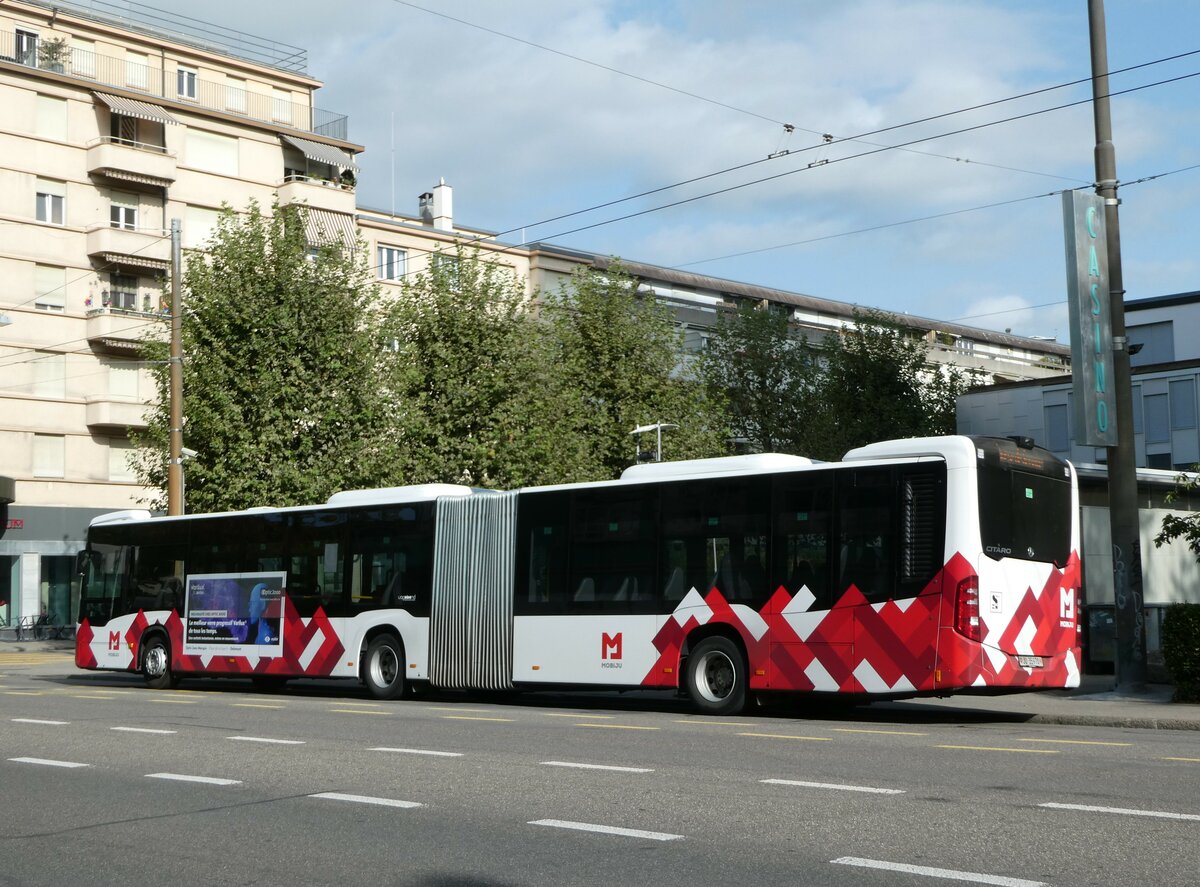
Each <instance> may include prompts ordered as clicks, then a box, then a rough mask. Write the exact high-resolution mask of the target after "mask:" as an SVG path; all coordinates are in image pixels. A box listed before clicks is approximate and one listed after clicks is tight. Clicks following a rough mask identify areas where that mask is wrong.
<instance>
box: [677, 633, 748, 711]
mask: <svg viewBox="0 0 1200 887" xmlns="http://www.w3.org/2000/svg"><path fill="white" fill-rule="evenodd" d="M686 680H687V692H688V696H689V697H691V700H692V704H693V705H695V706H696V708H698V709H699V710H700V711H701V712H703V713H704V714H710V715H731V714H737V713H738V712H739V711H741V710H742V708H743V707H745V705H746V660H745V658H744V657H743V656H742V651H741V650H740V649H738V645H737V644H735V643H734V642H733V641H731V640H730V639H729V638H726V637H720V636H719V635H718V636H714V637H710V638H705V639H704V640H702V641H701V642H700V643H698V644H697V645H696V647H695V649H694V650H692V652H691V653H690V654H689V655H688V660H687V673H686Z"/></svg>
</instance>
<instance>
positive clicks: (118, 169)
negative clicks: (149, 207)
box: [87, 138, 176, 188]
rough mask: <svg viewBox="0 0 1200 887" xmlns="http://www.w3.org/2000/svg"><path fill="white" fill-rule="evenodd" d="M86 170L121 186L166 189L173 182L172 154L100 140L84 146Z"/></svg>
mask: <svg viewBox="0 0 1200 887" xmlns="http://www.w3.org/2000/svg"><path fill="white" fill-rule="evenodd" d="M87 171H88V175H92V176H104V177H106V178H109V179H116V180H118V181H120V182H121V183H122V184H125V183H129V184H132V185H134V186H136V185H143V186H148V187H150V188H166V187H167V186H169V185H170V184H171V183H172V182H174V181H175V176H176V172H175V155H174V154H173V153H171V152H169V151H167V149H166V148H163V147H161V146H159V145H147V144H143V143H142V142H131V141H128V140H125V139H115V138H103V139H98V140H96V141H94V142H90V143H89V144H88V152H87Z"/></svg>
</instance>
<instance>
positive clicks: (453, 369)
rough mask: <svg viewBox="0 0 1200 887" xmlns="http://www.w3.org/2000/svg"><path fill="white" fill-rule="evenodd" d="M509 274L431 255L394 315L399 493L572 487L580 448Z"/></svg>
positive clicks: (390, 325) (392, 398)
mask: <svg viewBox="0 0 1200 887" xmlns="http://www.w3.org/2000/svg"><path fill="white" fill-rule="evenodd" d="M525 309H526V296H525V288H524V285H523V283H522V282H521V281H520V280H519V279H518V278H517V277H516V276H515V275H514V274H513V273H512V269H511V268H508V267H506V266H504V265H501V264H498V263H496V262H491V261H485V260H483V259H481V258H480V256H479V254H478V253H477V252H473V253H467V252H465V251H464V250H463V249H462V248H461V247H459V249H458V250H457V251H456V252H455V253H454V254H438V255H436V256H435V257H434V258H433V261H432V262H431V263H430V266H429V268H428V269H427V270H425V271H423V272H421V273H420V274H418V275H417V276H416V277H415V278H413V279H412V280H411V281H409V282H407V283H406V284H405V286H404V289H403V292H402V294H401V296H400V298H399V299H397V301H396V302H395V303H394V304H393V305H392V306H391V307H390V309H389V311H388V315H387V320H386V322H385V328H386V336H387V337H389V338H390V339H392V340H394V341H395V343H396V346H395V351H394V353H392V354H391V355H390V357H389V359H388V362H387V363H388V371H387V373H386V375H385V379H386V390H385V396H386V397H387V399H388V401H389V404H390V408H391V412H392V414H393V416H394V420H395V425H394V427H393V430H392V433H393V435H394V439H393V441H392V451H393V452H394V453H395V454H396V458H397V470H396V472H395V473H396V474H398V475H400V477H401V478H402V482H404V483H430V482H446V483H465V484H473V485H480V486H494V487H502V488H508V487H516V486H523V485H528V484H535V483H552V482H559V481H564V480H569V479H576V472H577V471H578V466H579V465H580V463H581V462H583V461H584V459H583V450H584V447H583V442H582V440H581V439H580V438H579V436H578V434H577V433H576V431H575V428H574V427H573V425H572V422H571V416H570V414H569V413H570V410H569V403H568V402H567V400H566V399H565V398H564V395H563V393H562V387H561V384H560V380H559V379H558V377H557V376H556V375H555V373H553V372H552V371H551V363H550V360H551V357H550V354H549V352H548V350H547V341H546V339H545V338H544V336H543V334H542V330H541V329H540V328H539V325H538V323H537V321H536V318H534V317H533V316H531V315H530V314H529V313H528V312H527V311H526V310H525Z"/></svg>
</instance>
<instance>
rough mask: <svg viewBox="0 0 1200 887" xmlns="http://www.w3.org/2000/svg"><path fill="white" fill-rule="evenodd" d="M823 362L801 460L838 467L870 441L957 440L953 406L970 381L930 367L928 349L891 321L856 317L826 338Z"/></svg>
mask: <svg viewBox="0 0 1200 887" xmlns="http://www.w3.org/2000/svg"><path fill="white" fill-rule="evenodd" d="M821 359H822V364H823V369H822V372H821V380H820V383H819V385H818V388H817V398H816V400H817V402H818V403H819V405H820V410H819V412H818V413H817V415H815V416H814V422H813V427H812V437H811V445H812V450H811V451H810V452H808V453H806V455H809V456H814V457H816V458H821V459H839V458H841V456H842V455H843V454H845V452H846V451H847V450H849V449H852V448H853V447H857V446H862V445H863V444H867V443H871V442H873V441H878V440H890V439H896V438H904V437H923V436H926V435H937V434H953V433H954V431H955V399H956V398H957V397H958V395H959V394H961V393H962V392H963V391H965V390H966V388H967V387H968V385H969V383H970V380H971V378H972V376H971V374H970V373H966V372H964V371H962V370H960V369H958V368H956V367H948V366H945V365H936V364H932V363H930V362H929V360H928V347H927V345H926V344H925V342H924V341H922V340H919V339H914V338H912V337H911V336H910V334H908V333H907V331H906V330H905V329H904V328H903V327H901V326H900V325H898V324H897V323H896V320H895V318H894V317H892V316H890V315H887V314H884V313H883V312H879V311H873V310H871V311H863V312H859V311H856V312H855V313H854V326H853V327H852V328H849V329H846V330H844V331H843V332H842V333H841V334H840V335H839V334H831V335H829V336H827V337H826V338H825V340H824V342H823V344H822V356H821Z"/></svg>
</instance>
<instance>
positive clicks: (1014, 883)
mask: <svg viewBox="0 0 1200 887" xmlns="http://www.w3.org/2000/svg"><path fill="white" fill-rule="evenodd" d="M830 861H831V862H832V863H833V864H834V865H853V866H858V867H859V868H864V869H882V870H883V871H886V872H904V873H906V874H909V875H924V876H925V877H927V878H942V879H944V880H947V881H970V882H971V883H972V884H992V885H995V887H1049V885H1047V884H1046V882H1045V881H1026V880H1025V879H1024V878H1005V877H1003V876H1001V875H984V874H980V873H979V872H958V871H955V870H954V869H935V868H930V867H929V866H924V865H909V864H907V863H904V862H884V861H883V860H880V859H860V858H858V857H857V856H843V857H841V858H839V859H834V860H830Z"/></svg>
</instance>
